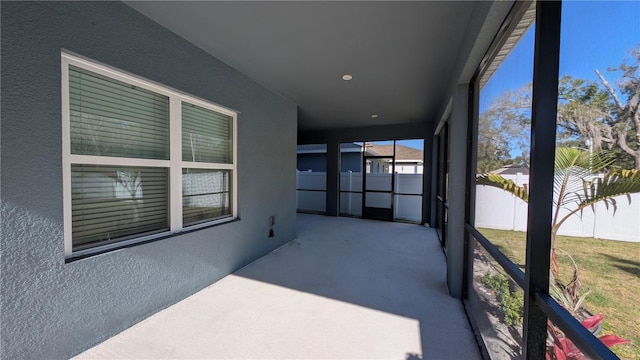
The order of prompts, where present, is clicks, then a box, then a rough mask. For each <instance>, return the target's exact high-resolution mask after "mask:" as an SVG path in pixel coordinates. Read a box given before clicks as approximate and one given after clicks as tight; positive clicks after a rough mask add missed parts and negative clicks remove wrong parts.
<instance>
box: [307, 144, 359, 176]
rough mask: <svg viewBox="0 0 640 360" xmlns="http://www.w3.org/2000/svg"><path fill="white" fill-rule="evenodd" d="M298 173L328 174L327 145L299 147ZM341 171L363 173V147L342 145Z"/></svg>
mask: <svg viewBox="0 0 640 360" xmlns="http://www.w3.org/2000/svg"><path fill="white" fill-rule="evenodd" d="M297 154H298V155H297V158H298V167H297V169H298V171H312V172H326V171H327V146H326V145H313V144H312V145H298V149H297ZM340 168H341V169H340V171H341V172H347V171H353V172H361V171H362V147H361V146H360V145H358V144H354V143H345V144H341V145H340Z"/></svg>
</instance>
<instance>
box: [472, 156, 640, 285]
mask: <svg viewBox="0 0 640 360" xmlns="http://www.w3.org/2000/svg"><path fill="white" fill-rule="evenodd" d="M555 155H556V156H555V163H554V168H555V171H554V178H553V185H554V186H553V222H552V227H551V265H552V270H553V275H555V276H554V277H555V278H557V275H558V270H559V269H558V260H557V258H556V249H555V240H556V234H557V233H558V229H560V227H561V226H562V224H563V223H564V222H565V221H566V220H567V219H569V218H570V217H571V216H573V215H575V214H581V213H582V212H583V211H584V210H585V209H586V208H588V207H591V208H592V209H594V208H593V206H594V205H595V204H596V203H598V202H603V203H604V204H605V206H606V207H607V209H608V208H609V206H612V207H613V209H614V213H615V211H616V209H617V203H616V200H615V197H617V196H621V195H626V196H627V199H628V200H629V202H631V196H630V194H632V193H637V192H640V171H639V170H620V169H615V168H611V164H612V163H613V161H614V159H613V157H611V156H610V155H608V154H607V153H605V152H598V153H590V152H589V151H585V150H581V149H575V148H567V147H560V148H557V149H556V154H555ZM477 183H478V184H480V185H490V186H495V187H499V188H501V189H504V190H505V191H508V192H510V193H512V194H513V195H515V196H517V197H519V198H520V199H522V200H524V201H525V202H528V201H529V191H528V188H527V187H526V186H518V185H516V183H515V182H513V181H512V180H507V179H505V178H503V177H502V176H500V175H498V174H483V175H479V176H478V177H477ZM561 209H565V210H567V211H568V212H567V213H565V214H562V213H561V211H560V210H561Z"/></svg>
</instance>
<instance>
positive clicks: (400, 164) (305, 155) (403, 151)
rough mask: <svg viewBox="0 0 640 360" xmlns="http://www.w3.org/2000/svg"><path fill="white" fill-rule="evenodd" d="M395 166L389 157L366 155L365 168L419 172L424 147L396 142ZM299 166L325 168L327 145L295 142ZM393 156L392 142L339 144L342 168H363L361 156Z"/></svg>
mask: <svg viewBox="0 0 640 360" xmlns="http://www.w3.org/2000/svg"><path fill="white" fill-rule="evenodd" d="M395 151H396V154H395V160H396V167H395V170H394V168H393V164H391V161H390V160H387V159H367V170H368V171H369V172H371V173H386V174H390V173H393V172H394V171H395V172H396V173H399V174H422V173H423V171H424V165H423V164H424V161H423V157H424V155H423V151H422V150H418V149H415V148H411V147H408V146H404V145H400V144H397V145H396V150H395ZM297 153H298V156H297V157H298V170H299V171H312V172H326V171H327V147H326V145H298V148H297ZM363 155H364V156H389V157H391V156H393V144H388V145H386V144H385V145H379V144H375V143H369V142H367V143H365V144H364V154H363V149H362V146H361V145H359V144H357V143H345V144H341V145H340V167H341V172H347V171H353V172H361V171H362V156H363Z"/></svg>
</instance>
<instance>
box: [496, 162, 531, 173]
mask: <svg viewBox="0 0 640 360" xmlns="http://www.w3.org/2000/svg"><path fill="white" fill-rule="evenodd" d="M489 173H490V174H500V175H515V174H517V173H521V174H523V175H529V168H526V167H522V166H520V165H516V164H511V165H505V166H503V167H501V168H500V169H496V170H493V171H489Z"/></svg>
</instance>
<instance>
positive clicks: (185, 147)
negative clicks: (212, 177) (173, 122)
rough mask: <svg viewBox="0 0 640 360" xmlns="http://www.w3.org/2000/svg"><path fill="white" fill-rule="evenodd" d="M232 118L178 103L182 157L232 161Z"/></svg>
mask: <svg viewBox="0 0 640 360" xmlns="http://www.w3.org/2000/svg"><path fill="white" fill-rule="evenodd" d="M232 136H233V118H232V117H231V116H229V115H224V114H221V113H218V112H215V111H212V110H209V109H205V108H202V107H200V106H196V105H192V104H189V103H186V102H183V103H182V160H183V161H195V162H209V163H222V164H231V163H233V156H232V155H233V140H232Z"/></svg>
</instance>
